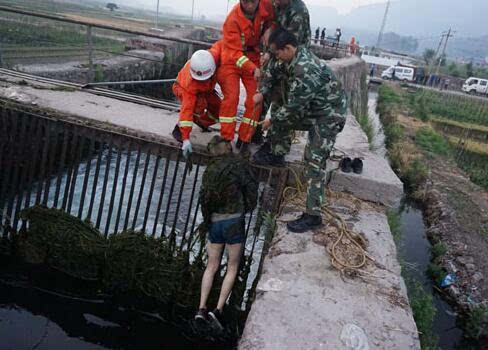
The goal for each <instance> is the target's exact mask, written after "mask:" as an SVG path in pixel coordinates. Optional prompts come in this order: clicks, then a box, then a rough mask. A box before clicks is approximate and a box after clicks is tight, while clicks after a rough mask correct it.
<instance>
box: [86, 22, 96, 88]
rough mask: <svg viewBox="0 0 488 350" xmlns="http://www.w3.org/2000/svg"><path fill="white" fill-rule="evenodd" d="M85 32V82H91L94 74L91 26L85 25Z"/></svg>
mask: <svg viewBox="0 0 488 350" xmlns="http://www.w3.org/2000/svg"><path fill="white" fill-rule="evenodd" d="M86 34H87V36H88V79H87V83H92V82H93V78H94V76H95V71H94V69H93V40H92V39H93V38H92V26H87V30H86Z"/></svg>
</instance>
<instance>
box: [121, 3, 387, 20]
mask: <svg viewBox="0 0 488 350" xmlns="http://www.w3.org/2000/svg"><path fill="white" fill-rule="evenodd" d="M304 1H305V3H306V4H308V5H311V4H313V5H322V6H331V7H334V8H336V9H337V11H339V12H340V13H347V12H349V11H350V10H352V9H353V8H355V7H358V6H361V5H369V4H374V3H379V2H385V1H386V0H304ZM120 2H121V3H125V4H127V5H129V4H130V5H132V6H135V7H137V6H138V5H139V4H140V5H143V6H144V8H146V9H152V8H154V9H155V8H156V4H157V0H123V1H120ZM159 3H160V5H159V6H160V7H164V6H168V7H172V8H173V9H174V10H176V11H178V12H179V13H184V14H188V13H191V6H192V0H160V1H159ZM230 3H231V4H235V3H237V0H230ZM226 9H227V0H195V12H196V14H197V15H205V16H207V17H208V16H215V15H220V16H223V15H225V11H226Z"/></svg>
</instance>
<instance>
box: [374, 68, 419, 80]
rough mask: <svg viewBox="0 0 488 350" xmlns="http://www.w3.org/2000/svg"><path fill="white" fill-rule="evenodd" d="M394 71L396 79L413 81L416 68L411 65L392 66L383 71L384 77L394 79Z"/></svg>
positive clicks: (382, 76) (382, 75)
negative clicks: (410, 66)
mask: <svg viewBox="0 0 488 350" xmlns="http://www.w3.org/2000/svg"><path fill="white" fill-rule="evenodd" d="M393 72H395V80H401V81H413V80H414V76H415V70H414V69H413V68H409V67H400V66H391V67H389V68H388V69H386V70H384V71H383V73H381V78H383V79H393Z"/></svg>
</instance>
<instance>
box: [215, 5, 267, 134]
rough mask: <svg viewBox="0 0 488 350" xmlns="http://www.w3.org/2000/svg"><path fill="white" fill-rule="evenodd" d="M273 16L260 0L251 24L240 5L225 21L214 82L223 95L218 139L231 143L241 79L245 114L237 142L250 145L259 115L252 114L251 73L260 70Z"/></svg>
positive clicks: (252, 81)
mask: <svg viewBox="0 0 488 350" xmlns="http://www.w3.org/2000/svg"><path fill="white" fill-rule="evenodd" d="M273 16H274V11H273V4H272V2H271V0H261V1H260V3H259V7H258V9H257V11H256V15H255V17H254V20H249V19H248V18H247V17H246V16H245V14H244V12H243V11H242V9H241V6H240V4H237V5H235V6H234V8H233V9H232V11H231V12H230V13H229V15H228V16H227V19H226V20H225V23H224V27H223V34H224V35H223V43H222V53H221V66H220V69H219V70H218V72H217V81H218V83H219V85H220V87H221V88H222V93H223V94H224V99H223V100H222V105H221V107H220V115H219V121H220V128H221V129H220V130H221V136H222V138H224V139H226V140H229V141H231V140H234V132H235V127H236V115H237V106H238V104H239V92H240V81H239V80H240V79H242V83H243V84H244V87H245V88H246V102H245V107H246V110H245V113H244V116H243V118H242V121H241V125H240V127H239V140H241V141H243V142H250V141H251V137H252V135H253V134H254V131H255V130H256V126H257V125H258V120H259V114H260V113H254V110H253V109H254V103H253V96H254V94H255V93H256V90H257V82H256V81H255V79H254V70H255V69H256V68H259V58H260V51H259V44H260V39H261V35H262V34H263V33H264V31H265V30H266V29H267V28H268V27H269V26H271V24H272V20H273Z"/></svg>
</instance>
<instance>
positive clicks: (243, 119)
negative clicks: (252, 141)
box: [242, 118, 258, 127]
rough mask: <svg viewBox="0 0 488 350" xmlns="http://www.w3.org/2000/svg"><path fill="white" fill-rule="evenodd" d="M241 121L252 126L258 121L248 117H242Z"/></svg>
mask: <svg viewBox="0 0 488 350" xmlns="http://www.w3.org/2000/svg"><path fill="white" fill-rule="evenodd" d="M242 123H244V124H249V125H251V126H254V127H257V126H258V122H257V121H256V120H252V119H249V118H242Z"/></svg>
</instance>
